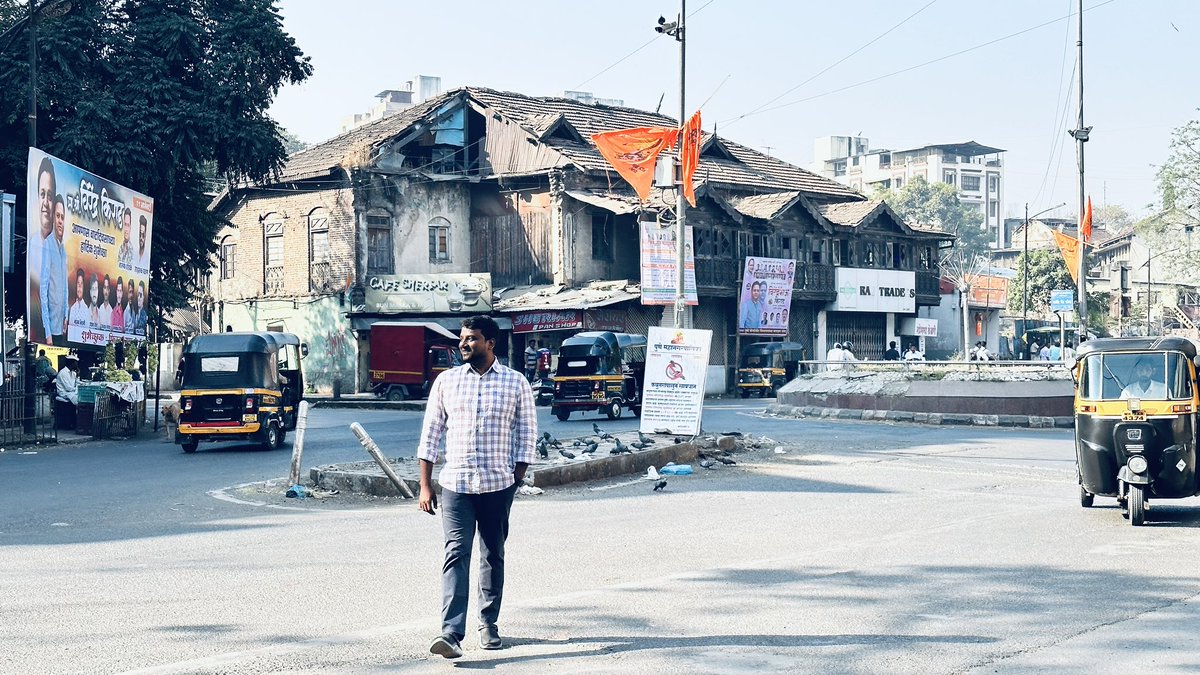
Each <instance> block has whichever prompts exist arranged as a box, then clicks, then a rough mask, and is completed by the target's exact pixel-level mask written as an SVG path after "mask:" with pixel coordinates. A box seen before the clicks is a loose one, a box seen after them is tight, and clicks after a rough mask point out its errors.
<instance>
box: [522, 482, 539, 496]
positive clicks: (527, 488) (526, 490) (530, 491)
mask: <svg viewBox="0 0 1200 675" xmlns="http://www.w3.org/2000/svg"><path fill="white" fill-rule="evenodd" d="M545 492H546V491H545V490H543V489H542V488H540V487H534V486H533V485H521V486H520V487H518V488H517V494H519V495H526V496H529V495H540V494H544V493H545Z"/></svg>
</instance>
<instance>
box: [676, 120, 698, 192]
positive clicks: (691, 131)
mask: <svg viewBox="0 0 1200 675" xmlns="http://www.w3.org/2000/svg"><path fill="white" fill-rule="evenodd" d="M700 133H701V129H700V111H699V110H697V111H696V114H694V115H692V117H691V119H689V120H688V121H687V124H685V125H684V127H683V139H682V140H680V142H679V163H680V165H682V166H683V196H685V197H687V200H688V203H689V204H691V205H692V207H693V208H694V207H695V206H696V188H695V187H694V186H693V185H692V176H693V175H695V173H696V167H697V166H699V165H700Z"/></svg>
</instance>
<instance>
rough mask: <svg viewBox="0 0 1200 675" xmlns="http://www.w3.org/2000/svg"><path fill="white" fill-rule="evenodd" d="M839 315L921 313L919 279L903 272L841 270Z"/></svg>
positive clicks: (839, 271)
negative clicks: (918, 304)
mask: <svg viewBox="0 0 1200 675" xmlns="http://www.w3.org/2000/svg"><path fill="white" fill-rule="evenodd" d="M836 279H837V301H836V302H835V303H834V307H833V309H834V311H838V312H847V311H849V312H896V313H900V314H911V313H913V312H915V311H917V275H916V274H915V273H914V272H902V271H899V270H873V269H862V268H855V267H840V268H838V269H837V276H836Z"/></svg>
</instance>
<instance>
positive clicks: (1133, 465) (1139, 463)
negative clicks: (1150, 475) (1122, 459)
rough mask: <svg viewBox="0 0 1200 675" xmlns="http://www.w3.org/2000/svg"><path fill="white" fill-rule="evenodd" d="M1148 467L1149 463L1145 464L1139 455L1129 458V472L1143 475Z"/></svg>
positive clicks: (1144, 459)
mask: <svg viewBox="0 0 1200 675" xmlns="http://www.w3.org/2000/svg"><path fill="white" fill-rule="evenodd" d="M1149 466H1150V463H1149V462H1147V461H1146V458H1145V457H1142V456H1141V455H1134V456H1133V457H1130V458H1129V470H1130V471H1132V472H1134V473H1145V472H1146V469H1147V468H1149Z"/></svg>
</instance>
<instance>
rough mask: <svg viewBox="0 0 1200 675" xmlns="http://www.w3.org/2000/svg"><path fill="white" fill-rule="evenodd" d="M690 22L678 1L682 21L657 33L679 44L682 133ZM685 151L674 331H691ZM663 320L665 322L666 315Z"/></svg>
mask: <svg viewBox="0 0 1200 675" xmlns="http://www.w3.org/2000/svg"><path fill="white" fill-rule="evenodd" d="M686 18H687V0H679V17H678V18H676V20H675V21H673V22H669V23H668V22H667V20H666V19H665V18H664V17H661V16H660V17H658V25H657V26H656V27H655V28H654V30H655V31H656V32H659V33H663V34H664V35H670V36H671V37H673V38H675V41H676V42H678V43H679V129H680V131H682V130H683V127H684V125H685V124H686V123H687V96H686V93H687V38H686V35H685V33H684V25H683V24H684V21H685V20H686ZM683 148H684V143H683V141H682V138H681V139H680V143H679V164H678V169H679V172H680V173H679V178H678V180H676V181H675V184H676V185H677V190H676V200H675V312H674V315H675V318H674V321H673V322H672V324H673V326H674V327H675V328H691V327H692V318H691V311H690V308H689V307H688V304H687V283H686V281H687V269H686V265H687V246H686V244H687V239H686V235H687V199H686V198H685V197H684V196H683V180H684V178H683ZM663 320H664V321H665V320H666V315H665V311H664V316H663Z"/></svg>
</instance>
